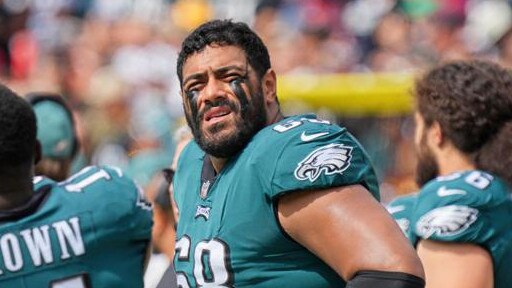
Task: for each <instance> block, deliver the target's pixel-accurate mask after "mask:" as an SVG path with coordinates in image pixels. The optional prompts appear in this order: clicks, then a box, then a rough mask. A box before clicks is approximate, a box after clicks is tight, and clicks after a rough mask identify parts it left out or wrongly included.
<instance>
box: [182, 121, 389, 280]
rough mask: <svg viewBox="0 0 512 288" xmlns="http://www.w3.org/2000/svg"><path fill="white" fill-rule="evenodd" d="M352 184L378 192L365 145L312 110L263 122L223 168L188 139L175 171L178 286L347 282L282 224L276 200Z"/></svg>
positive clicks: (373, 192)
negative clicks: (216, 169)
mask: <svg viewBox="0 0 512 288" xmlns="http://www.w3.org/2000/svg"><path fill="white" fill-rule="evenodd" d="M351 184H361V185H363V186H365V187H366V188H367V189H368V190H369V191H370V192H371V193H372V194H373V196H374V197H375V198H377V199H379V192H378V183H377V179H376V176H375V173H374V171H373V168H372V166H371V164H370V162H369V159H368V156H367V155H366V153H365V152H364V151H363V148H362V147H361V146H360V144H359V143H358V142H357V141H356V140H355V139H354V138H353V137H352V136H351V135H350V134H349V132H347V130H346V129H345V128H341V127H339V126H337V125H333V124H330V123H329V122H327V121H323V120H319V119H317V118H316V116H314V115H300V116H294V117H290V118H286V119H284V120H282V121H281V122H279V123H276V124H273V125H270V126H268V127H266V128H264V129H263V130H261V131H260V132H258V133H257V134H256V135H255V136H254V137H253V138H252V140H251V141H250V142H249V143H248V145H247V146H246V147H245V148H244V149H243V151H241V152H240V153H239V154H237V155H236V156H234V157H232V158H231V159H230V160H229V161H228V163H226V165H225V166H224V168H223V169H222V171H221V172H220V173H219V174H217V175H215V173H214V170H213V167H212V165H211V162H210V161H209V157H205V153H204V152H203V151H202V150H201V149H200V148H199V146H198V145H197V144H196V143H194V142H192V143H190V144H189V145H187V147H185V149H184V150H183V152H182V154H181V156H180V160H179V163H178V168H177V172H176V174H175V178H174V189H175V190H174V194H175V201H176V203H177V206H178V209H179V215H180V218H179V223H178V226H177V233H176V237H177V240H176V255H175V258H174V265H175V270H176V273H177V279H178V286H179V287H311V288H314V287H344V286H345V282H344V281H343V279H342V278H341V277H340V276H339V275H338V274H337V273H336V272H335V271H334V270H332V269H331V268H330V267H329V266H327V265H326V264H325V263H324V262H322V261H321V260H320V259H319V258H317V257H316V256H315V255H313V254H312V253H311V252H309V251H308V250H307V249H305V248H304V247H303V246H301V245H299V244H298V243H297V242H295V241H294V240H292V239H291V238H290V237H289V236H287V234H286V233H285V232H284V231H283V230H282V229H281V227H280V224H279V221H278V220H277V215H276V205H275V203H276V200H277V199H278V198H279V196H281V195H284V194H287V193H293V192H294V191H298V190H315V189H322V188H326V187H333V186H346V185H351ZM319 225H321V223H319ZM346 237H351V236H350V235H347V236H346ZM347 257H350V255H347Z"/></svg>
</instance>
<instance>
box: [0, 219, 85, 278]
mask: <svg viewBox="0 0 512 288" xmlns="http://www.w3.org/2000/svg"><path fill="white" fill-rule="evenodd" d="M52 228H53V229H52ZM51 234H53V235H51ZM52 236H53V237H52ZM53 239H57V241H58V242H59V246H60V249H61V259H63V260H64V259H68V258H70V257H72V256H80V255H83V254H85V244H84V242H83V240H82V233H81V229H80V221H79V218H78V217H72V218H70V219H68V220H62V221H57V222H55V223H53V224H51V225H42V226H39V227H32V228H28V229H24V230H21V231H20V232H19V234H18V233H6V234H4V235H1V236H0V252H1V254H2V256H1V259H0V260H1V261H3V264H2V263H0V267H5V269H6V271H9V272H18V273H19V272H21V271H22V269H23V267H24V265H25V264H26V263H29V262H30V260H31V261H32V264H33V265H34V266H35V267H39V266H42V265H45V264H52V263H54V262H55V257H54V255H53V250H52V244H55V245H56V243H52V240H53ZM20 242H24V243H21V244H20ZM23 244H24V245H23ZM69 247H71V252H72V255H71V253H70V251H69ZM22 249H23V250H25V253H23V252H22ZM26 250H28V253H26ZM24 255H30V258H28V259H23V256H24ZM27 257H28V256H27ZM4 272H5V271H2V270H0V276H2V275H5V273H4Z"/></svg>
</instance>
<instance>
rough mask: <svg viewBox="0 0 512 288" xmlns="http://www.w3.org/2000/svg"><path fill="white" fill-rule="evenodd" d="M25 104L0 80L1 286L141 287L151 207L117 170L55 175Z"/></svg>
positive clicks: (149, 228)
mask: <svg viewBox="0 0 512 288" xmlns="http://www.w3.org/2000/svg"><path fill="white" fill-rule="evenodd" d="M36 133H37V127H36V116H35V114H34V112H33V110H32V108H31V106H30V104H29V103H28V102H27V101H26V100H24V99H23V98H21V97H19V96H18V95H16V94H15V93H14V92H12V91H11V90H9V89H8V88H7V87H5V86H3V85H0V143H1V145H0V182H1V183H2V185H0V251H1V256H0V287H50V288H63V287H76V288H83V287H86V288H98V287H105V288H107V287H134V288H135V287H137V288H140V287H143V285H144V284H143V274H144V267H145V263H146V257H147V255H148V253H147V251H148V248H149V243H150V235H151V225H152V217H151V207H150V206H148V204H147V202H145V201H144V199H143V198H142V196H141V195H142V193H141V191H140V190H139V189H138V188H137V187H136V185H135V184H134V182H133V181H131V180H130V179H128V178H127V177H126V176H124V175H123V173H122V172H121V171H120V170H119V169H115V168H108V167H102V168H99V167H92V166H91V167H87V168H85V169H83V170H82V171H81V172H79V173H78V174H75V175H74V176H72V177H71V178H69V179H67V180H65V181H62V182H55V181H53V180H51V179H49V178H44V177H33V173H34V164H35V163H37V161H38V160H39V159H40V158H41V146H40V144H39V142H38V141H37V140H36Z"/></svg>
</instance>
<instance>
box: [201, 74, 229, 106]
mask: <svg viewBox="0 0 512 288" xmlns="http://www.w3.org/2000/svg"><path fill="white" fill-rule="evenodd" d="M225 86H226V85H225V83H224V82H222V81H220V80H218V79H215V78H213V77H211V78H210V79H209V81H208V84H207V85H206V87H205V88H204V90H203V91H204V94H203V101H204V102H205V103H215V102H216V101H219V100H223V99H225V98H226V97H227V94H226V89H225Z"/></svg>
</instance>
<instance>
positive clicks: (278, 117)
mask: <svg viewBox="0 0 512 288" xmlns="http://www.w3.org/2000/svg"><path fill="white" fill-rule="evenodd" d="M269 116H270V117H267V119H268V121H267V124H268V125H271V124H274V123H277V122H279V121H281V120H283V118H284V116H283V114H282V113H281V110H279V109H278V110H277V111H276V112H275V113H274V114H273V115H269Z"/></svg>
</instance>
